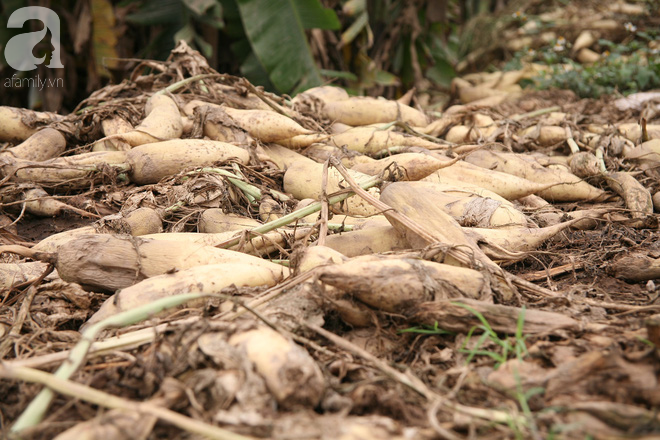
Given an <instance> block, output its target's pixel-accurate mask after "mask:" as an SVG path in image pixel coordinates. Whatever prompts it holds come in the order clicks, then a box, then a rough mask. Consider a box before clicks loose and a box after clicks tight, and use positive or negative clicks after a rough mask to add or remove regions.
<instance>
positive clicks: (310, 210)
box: [216, 176, 382, 248]
mask: <svg viewBox="0 0 660 440" xmlns="http://www.w3.org/2000/svg"><path fill="white" fill-rule="evenodd" d="M381 182H382V180H381V179H380V177H378V176H371V177H369V178H368V179H365V180H364V181H362V182H360V184H359V185H360V187H361V188H362V189H368V188H371V187H373V186H376V185H378V184H380V183H381ZM354 194H355V193H353V192H345V193H343V194H338V195H336V196H333V197H329V198H328V203H329V204H330V205H334V204H335V203H339V202H341V201H343V200H346V199H347V198H349V197H351V196H352V195H354ZM320 210H321V202H314V203H312V204H310V205H307V206H305V207H304V208H301V209H298V210H297V211H293V212H292V213H290V214H287V215H285V216H283V217H280V218H279V219H277V220H273V221H272V222H268V223H265V224H263V225H261V226H259V227H256V228H254V229H250V230H249V231H247V232H248V235H249V234H250V233H254V234H265V233H267V232H270V231H272V230H274V229H277V228H281V227H282V226H286V225H288V224H289V223H293V222H295V221H296V220H300V219H301V218H304V217H307V216H308V215H310V214H314V213H315V212H319V211H320ZM241 237H242V233H241V234H239V235H238V236H236V237H234V238H232V239H230V240H227V241H225V242H224V243H220V244H219V245H217V246H216V247H221V248H230V247H232V246H236V245H237V244H239V243H240V241H241Z"/></svg>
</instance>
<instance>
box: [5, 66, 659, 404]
mask: <svg viewBox="0 0 660 440" xmlns="http://www.w3.org/2000/svg"><path fill="white" fill-rule="evenodd" d="M218 77H219V75H199V76H197V77H194V78H188V79H186V80H183V81H181V82H180V83H176V84H172V85H171V86H169V87H167V88H166V89H161V90H153V91H151V92H150V93H148V95H147V96H138V95H136V96H134V97H133V101H131V102H132V103H133V104H134V105H138V104H139V103H141V104H142V105H141V107H139V105H138V107H139V108H140V110H141V114H140V117H139V122H137V123H135V122H136V121H129V120H127V119H125V118H123V117H122V116H121V114H119V113H112V112H110V114H108V112H105V111H104V112H101V113H99V114H104V115H105V117H104V118H103V120H102V121H98V122H99V126H100V129H99V130H97V131H98V132H99V133H101V132H102V134H99V135H98V136H95V137H94V138H93V139H89V138H88V137H84V136H82V135H80V133H82V130H81V126H82V124H83V122H82V121H83V120H92V119H93V118H91V117H89V118H87V119H85V118H86V117H87V116H90V115H93V114H94V112H95V111H99V112H100V111H101V110H103V109H105V108H109V107H106V106H108V105H110V104H112V95H111V94H110V95H108V98H107V99H108V101H107V102H104V103H103V104H98V108H95V107H94V106H91V107H86V108H84V109H83V110H81V113H80V114H79V115H68V116H66V117H63V116H58V115H53V114H47V113H37V112H32V111H29V110H24V109H15V108H9V107H0V143H2V147H3V148H2V149H1V150H0V179H1V180H0V181H1V183H0V185H1V186H0V202H1V203H2V211H3V212H2V215H5V216H9V217H10V219H9V220H10V223H15V224H17V225H18V226H19V229H18V232H19V233H18V234H17V235H15V237H19V238H20V230H21V229H20V226H21V225H22V224H23V223H24V222H29V221H30V220H32V219H33V218H34V217H39V216H42V217H52V216H63V215H67V216H77V217H85V218H95V219H97V221H95V222H94V223H92V222H91V220H88V221H87V226H83V227H79V228H74V229H70V230H65V231H61V232H59V233H57V234H53V235H51V236H49V237H44V238H43V239H42V240H41V241H39V242H35V243H28V242H25V241H24V240H20V239H19V238H15V240H14V241H12V239H11V236H9V237H10V238H6V239H4V243H3V245H2V246H0V254H2V256H3V258H4V260H3V263H2V265H1V267H0V277H1V278H2V280H1V282H0V286H2V289H4V290H5V291H11V290H12V289H14V290H16V289H20V288H24V287H25V286H27V285H29V284H30V283H32V282H35V283H42V284H44V285H47V283H49V282H53V280H56V281H58V282H60V283H75V284H77V285H79V286H80V287H81V288H82V289H84V290H86V291H90V292H102V293H104V294H107V295H108V296H107V298H106V299H105V302H103V304H102V305H101V306H100V308H97V309H94V310H89V316H88V320H87V322H86V323H84V325H83V327H82V328H81V330H85V329H95V328H97V326H99V325H104V323H105V322H109V321H108V320H111V319H112V317H115V316H117V315H118V314H120V313H124V312H130V311H131V310H136V309H140V310H142V308H143V307H144V306H147V305H149V304H152V303H157V304H161V302H160V301H161V300H163V299H164V298H168V297H171V296H173V295H177V294H194V295H193V296H194V299H191V300H189V301H186V302H184V303H180V304H177V306H176V307H170V308H169V309H168V310H166V311H164V312H163V310H162V309H160V308H156V309H154V310H153V313H152V316H157V317H163V316H167V315H168V314H170V315H171V314H172V313H181V309H182V308H183V307H184V306H185V307H187V308H188V309H193V310H194V309H197V310H199V309H200V308H202V307H204V305H205V304H208V301H209V300H208V297H210V296H216V297H218V298H221V300H223V301H224V300H226V299H227V298H228V297H229V295H236V294H241V293H242V292H248V291H249V292H251V293H254V292H255V291H257V292H262V291H264V290H266V289H270V288H273V289H277V288H278V286H282V285H283V283H288V282H290V281H291V280H294V281H295V280H297V279H298V278H295V277H296V276H300V282H299V284H305V283H307V284H305V285H306V286H307V287H310V289H312V288H313V289H315V290H314V291H315V292H322V293H321V294H319V295H322V296H323V300H324V301H326V302H327V304H328V308H329V309H333V310H334V311H335V312H336V313H337V315H338V316H340V317H341V319H343V320H344V321H345V322H346V323H347V324H349V325H350V326H354V327H366V326H371V325H373V323H374V320H375V319H376V318H375V317H376V316H378V314H379V313H386V314H396V315H397V316H399V317H403V318H406V319H409V320H410V321H411V322H416V320H417V321H419V320H421V321H423V322H416V323H421V324H428V325H433V324H434V323H433V322H432V320H433V319H437V317H442V318H443V319H445V318H446V317H447V316H449V315H451V316H454V317H455V318H456V319H457V320H458V321H455V322H453V323H451V324H450V323H448V324H447V325H448V326H449V327H448V328H450V329H452V330H455V331H461V329H465V326H468V325H469V322H472V321H470V318H469V317H468V316H466V315H465V309H464V308H461V307H459V306H456V303H454V301H461V302H464V303H465V304H470V305H471V307H474V308H475V309H478V310H483V313H492V314H493V316H500V315H498V314H499V313H505V314H506V318H502V322H499V323H498V325H501V326H502V327H501V328H503V329H509V328H511V326H510V323H511V319H513V322H514V326H515V319H516V318H515V311H516V310H518V309H516V308H513V307H509V306H510V305H511V304H510V303H512V302H513V301H515V299H516V298H520V292H521V291H523V290H525V291H527V292H531V293H532V294H534V295H537V296H540V297H543V296H548V297H549V296H555V295H556V293H554V292H552V291H550V290H548V289H545V288H543V287H541V286H540V285H535V284H532V283H531V282H528V281H525V280H524V279H523V278H521V277H518V276H514V275H513V274H511V273H509V272H508V271H507V270H506V268H508V267H510V266H509V265H510V264H511V263H514V262H520V261H523V260H525V259H526V258H529V257H530V256H532V255H534V254H535V253H537V252H540V251H541V250H542V247H543V245H544V244H545V243H547V242H548V241H552V240H558V241H560V240H562V234H563V233H565V232H566V231H568V230H570V229H571V228H573V229H591V228H598V227H600V226H601V225H603V224H606V223H608V222H619V223H621V224H624V225H625V226H626V227H634V228H657V223H658V222H657V213H658V212H659V211H660V193H659V192H658V191H659V190H660V183H658V182H659V180H658V179H657V177H658V170H659V169H660V132H659V131H657V130H656V131H653V126H652V125H648V126H645V128H642V129H639V130H637V129H638V127H637V125H635V124H632V125H625V126H624V125H622V126H620V127H619V129H618V131H616V132H614V133H613V132H612V130H611V129H609V128H608V129H607V130H606V128H605V127H596V126H589V127H587V128H585V129H584V131H583V132H581V133H578V132H577V130H576V129H575V126H574V124H569V123H568V122H567V121H568V120H569V119H570V118H569V116H570V115H568V114H564V113H560V112H559V111H552V112H547V113H544V112H538V113H537V114H535V115H524V114H523V115H513V116H510V118H509V119H506V120H504V119H497V118H496V117H495V116H493V115H494V113H492V112H488V108H486V107H472V108H468V107H466V106H464V105H460V104H459V105H456V106H453V107H450V108H448V109H447V110H446V111H445V112H444V113H443V114H442V115H437V114H433V115H431V114H427V113H425V112H424V111H423V109H420V108H417V107H415V106H414V105H411V102H410V96H408V95H406V97H405V98H403V99H402V101H401V102H399V101H394V100H387V99H382V98H367V97H350V96H349V95H348V94H347V93H346V92H345V91H344V90H343V89H339V88H336V87H331V86H324V87H318V88H314V89H311V90H307V91H306V92H303V93H301V94H299V95H298V96H296V97H295V98H293V99H291V100H288V99H284V98H281V97H277V96H275V95H272V94H268V93H264V92H262V91H259V90H257V89H255V88H254V87H252V86H251V85H250V87H248V88H247V89H245V88H243V87H240V88H238V87H237V88H236V90H233V89H232V87H229V86H227V84H225V83H223V81H224V80H222V79H219V78H218ZM223 78H224V77H223ZM520 78H521V76H520V75H518V76H511V75H509V76H507V77H506V81H504V82H503V83H498V84H499V89H498V90H497V93H492V94H491V95H489V96H486V97H484V98H482V99H481V103H482V104H483V102H491V104H496V103H498V102H501V101H503V100H504V99H505V98H507V96H508V98H511V96H509V95H508V94H507V93H508V92H506V90H509V89H512V90H516V93H517V90H518V89H517V88H516V87H515V85H516V84H515V82H516V81H517V80H519V79H520ZM455 86H456V87H455V88H456V90H457V92H458V96H459V97H460V98H461V99H463V100H465V101H466V102H467V101H468V100H470V99H471V98H473V96H472V94H474V93H476V92H477V91H479V93H483V92H484V90H485V89H484V87H485V86H480V87H481V89H480V90H476V87H477V86H476V85H474V84H472V85H471V84H469V83H468V84H466V83H465V82H462V80H456V83H455ZM131 90H132V89H131ZM135 90H137V88H136V89H135ZM246 90H248V91H246ZM136 93H137V92H136ZM145 98H146V99H145ZM491 98H495V99H494V100H493V99H491ZM117 99H119V98H117ZM121 99H127V98H126V97H125V96H123V97H122V98H121ZM484 100H485V101H484ZM489 100H490V101H489ZM122 102H124V101H122ZM310 109H312V110H310ZM554 110H557V109H554ZM97 119H98V118H97ZM132 122H133V123H132ZM509 125H511V127H515V130H514V129H513V128H511V127H509ZM505 126H506V127H505ZM88 132H89V133H92V131H86V132H85V133H88ZM606 133H607V134H606ZM511 146H514V147H516V148H515V150H516V151H523V150H525V151H527V152H526V153H520V152H514V149H512V148H511ZM536 147H543V151H545V152H548V151H553V152H554V153H552V154H543V153H540V152H539V151H540V149H537V148H536ZM549 147H552V148H549ZM537 150H539V151H537ZM568 152H570V153H568ZM560 153H566V154H560ZM90 190H93V193H94V194H96V200H97V201H98V200H100V199H101V198H103V199H104V200H105V201H108V200H109V201H111V202H112V203H115V206H117V205H119V204H122V205H123V206H122V208H121V209H118V210H117V212H114V213H112V214H110V215H105V216H102V215H99V213H98V212H95V211H94V210H93V206H94V203H93V202H90V203H89V204H87V205H80V204H78V205H76V204H75V203H74V202H73V201H71V202H68V200H69V196H72V195H76V194H78V195H84V194H88V192H89V191H90ZM162 194H167V195H168V197H169V198H168V203H167V204H163V203H162V200H163V197H164V196H162V197H161V195H162ZM159 197H161V198H159ZM90 200H91V199H90ZM576 204H579V207H580V208H581V209H577V210H576V209H575V207H576ZM106 206H112V204H111V203H110V202H108V204H107V205H106ZM177 213H180V216H179V217H178V218H179V219H183V220H182V222H175V221H173V220H172V219H173V218H174V217H173V216H175V215H176V214H177ZM654 213H655V214H654ZM181 225H184V226H181ZM642 260H643V261H645V262H646V263H645V267H648V268H650V269H648V270H635V271H634V273H633V274H629V273H627V272H629V269H628V268H630V267H631V266H634V264H635V263H634V261H642ZM656 260H657V255H656V256H644V255H637V254H636V256H635V259H632V260H630V259H629V260H624V259H619V260H618V261H619V264H618V265H617V266H612V267H611V268H609V273H614V274H615V276H617V277H619V278H623V279H627V280H632V281H634V282H645V281H647V280H648V279H649V278H648V277H652V276H656V277H657V273H658V272H657V270H654V269H655V268H656V266H657V264H656ZM50 270H53V274H51V275H49V276H48V278H45V279H42V278H43V277H42V275H45V274H46V272H48V271H50ZM282 291H286V292H290V291H291V289H288V290H287V289H285V288H282ZM507 303H509V304H507ZM226 305H229V307H225V309H224V310H225V312H226V311H227V310H229V309H230V308H231V304H226ZM237 308H239V307H235V309H237ZM175 309H176V312H175ZM537 312H538V314H531V315H530V322H529V324H527V323H526V324H527V325H529V326H530V327H529V330H530V331H533V332H542V331H544V329H545V327H543V323H542V321H543V320H544V319H546V318H547V319H553V320H555V317H554V315H553V314H551V313H549V312H541V311H537ZM501 316H504V315H501ZM532 318H534V319H532ZM562 319H563V318H562V317H560V318H556V320H555V323H554V324H553V325H554V326H551V329H558V328H577V323H575V322H574V321H573V320H562ZM566 319H568V318H566ZM112 322H114V321H112ZM457 322H460V323H459V324H457ZM436 324H438V325H439V326H440V327H442V324H443V323H442V322H439V323H436ZM253 327H254V328H251V329H247V330H245V329H242V331H237V332H236V333H235V334H233V335H231V336H230V337H226V338H225V339H227V341H224V342H223V343H224V344H228V345H227V346H231V347H233V349H235V350H242V351H243V352H244V354H245V356H246V358H247V359H249V360H250V362H253V364H254V366H255V367H254V368H255V371H257V372H258V374H260V375H261V376H262V377H263V378H264V381H265V383H266V386H267V388H268V389H269V391H270V393H271V394H272V396H273V398H274V399H275V400H276V401H277V402H278V403H279V404H280V405H284V406H285V407H286V406H287V405H290V406H293V407H295V406H296V405H303V406H305V405H312V406H314V405H317V404H318V403H319V401H320V399H321V396H322V394H323V392H324V391H323V390H324V387H325V383H324V381H323V374H322V373H321V371H320V369H319V368H318V366H317V365H316V364H315V363H314V362H313V361H312V360H311V358H310V357H309V356H308V354H307V353H306V352H305V351H304V350H301V349H300V347H298V346H297V345H296V344H294V343H293V342H292V341H291V340H290V339H289V338H287V337H283V336H282V335H281V334H279V333H277V332H275V331H273V330H271V329H270V328H265V327H264V326H263V325H261V324H260V325H259V326H257V325H256V324H255V325H254V326H253ZM468 328H469V327H468ZM201 340H202V338H200V341H201ZM207 342H208V341H207ZM293 370H295V371H294V372H295V374H293V373H291V371H293ZM300 372H303V373H304V374H303V373H300ZM299 373H300V377H298V376H296V375H298V374H299ZM292 374H293V375H292ZM284 379H286V380H284Z"/></svg>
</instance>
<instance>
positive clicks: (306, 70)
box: [237, 0, 340, 94]
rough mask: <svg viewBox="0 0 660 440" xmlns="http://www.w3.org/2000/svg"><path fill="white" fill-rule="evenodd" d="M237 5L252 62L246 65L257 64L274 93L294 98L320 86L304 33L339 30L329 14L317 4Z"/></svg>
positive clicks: (283, 0)
mask: <svg viewBox="0 0 660 440" xmlns="http://www.w3.org/2000/svg"><path fill="white" fill-rule="evenodd" d="M237 5H238V9H239V11H240V15H241V21H242V22H243V28H244V29H245V34H246V36H247V38H248V40H249V41H250V46H251V47H252V51H253V53H254V55H255V58H256V59H255V58H252V57H250V58H249V59H248V61H250V62H251V63H252V64H254V63H255V62H258V64H259V65H260V66H261V67H262V69H263V71H265V72H266V73H267V74H268V78H269V79H270V82H271V83H272V85H273V86H274V87H275V89H276V90H277V91H278V92H280V93H288V94H296V93H298V92H300V91H303V90H306V89H308V88H310V87H314V86H317V85H320V84H321V83H322V81H323V80H322V77H321V74H320V73H319V69H318V67H317V66H316V63H315V62H314V57H313V56H312V53H311V50H310V47H309V44H308V43H307V37H306V35H305V29H311V28H321V29H339V27H340V23H339V20H338V19H337V16H336V14H335V13H334V11H333V10H331V9H327V8H324V7H323V6H322V5H321V4H320V3H319V0H237ZM246 67H247V66H246ZM249 67H250V70H255V66H254V65H251V66H249Z"/></svg>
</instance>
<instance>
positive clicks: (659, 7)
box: [0, 0, 660, 113]
mask: <svg viewBox="0 0 660 440" xmlns="http://www.w3.org/2000/svg"><path fill="white" fill-rule="evenodd" d="M629 1H630V2H632V3H626V2H624V1H623V0H617V2H616V3H611V2H600V1H597V0H2V2H0V23H7V20H8V18H9V16H10V15H11V14H12V12H14V11H15V10H16V9H18V8H21V7H24V6H45V7H49V8H51V9H53V10H54V11H55V12H56V13H57V14H58V16H59V17H60V21H61V28H62V35H61V54H62V63H63V65H64V68H63V69H49V68H46V67H45V66H44V65H40V66H39V67H38V69H37V71H36V72H35V71H30V72H16V71H14V70H13V69H12V68H11V67H10V66H8V65H7V64H6V62H5V60H4V58H2V56H3V55H2V54H3V53H4V50H3V48H4V45H5V44H6V43H7V41H8V40H9V39H10V38H11V37H12V36H14V35H17V34H18V33H23V32H30V31H36V30H40V29H42V26H43V25H42V24H41V22H40V21H38V20H29V21H28V22H26V24H25V25H24V26H23V28H22V29H7V28H6V26H0V104H3V105H13V106H17V107H29V108H37V109H43V110H54V111H60V112H62V113H67V112H68V111H70V110H71V109H73V108H74V107H75V106H76V104H77V103H78V102H80V101H81V100H83V99H84V98H85V97H87V96H88V95H89V93H90V92H92V91H93V90H96V89H98V88H100V87H102V86H104V85H106V84H108V83H115V84H116V83H119V82H121V81H122V80H124V79H126V78H128V77H129V75H130V74H131V72H132V71H133V69H135V68H136V67H137V66H138V65H140V64H141V63H142V66H145V68H144V69H143V70H141V73H149V72H150V69H151V68H157V63H151V64H150V63H143V60H149V59H150V60H159V61H162V60H166V59H167V57H168V56H169V54H170V51H171V50H172V49H173V48H174V46H175V45H176V42H177V41H179V40H185V41H186V42H187V43H188V44H189V45H190V46H191V47H193V48H195V49H197V50H199V51H200V52H201V53H202V54H203V55H204V56H205V57H206V58H207V60H208V62H209V65H210V66H211V67H213V68H214V69H215V70H217V71H218V72H221V73H228V74H232V75H239V76H245V77H247V78H248V79H249V80H250V81H251V82H252V83H254V84H256V85H260V86H263V87H264V88H265V89H267V90H269V91H273V92H276V93H278V94H288V95H294V94H296V93H298V92H300V91H302V90H305V89H307V88H310V87H313V86H317V85H321V84H327V83H333V84H336V85H339V86H342V87H344V88H346V89H347V90H348V91H349V93H352V94H355V95H371V96H385V97H387V98H398V97H400V96H401V95H402V94H403V93H405V92H406V91H408V90H411V89H413V88H414V89H415V90H416V94H415V99H416V103H417V104H420V105H422V106H424V107H426V108H434V107H437V108H441V107H442V106H443V105H444V104H446V103H447V102H448V100H449V99H450V91H451V82H452V79H453V78H454V77H455V76H457V75H463V74H466V73H469V72H472V71H483V70H488V69H491V70H492V69H494V68H501V67H502V66H504V64H505V62H507V61H508V62H509V63H508V64H511V62H514V63H515V62H518V61H520V60H523V59H527V58H530V56H529V54H530V53H532V52H533V53H537V54H539V55H543V54H545V55H548V54H549V55H552V57H551V58H552V59H550V58H548V57H546V58H548V59H545V61H543V59H541V60H539V57H538V55H537V56H536V59H535V60H532V61H533V62H537V63H538V62H545V63H546V64H548V65H549V64H551V63H552V64H556V67H555V68H556V69H564V70H565V69H566V68H565V65H566V63H570V61H571V60H570V58H571V57H573V58H574V54H572V53H571V52H570V51H569V49H570V47H569V46H562V47H563V48H564V49H565V52H564V54H563V55H562V53H559V52H557V51H556V48H553V44H555V46H556V42H557V38H561V39H562V41H564V40H563V39H564V38H565V40H566V41H568V42H572V41H575V39H576V38H577V37H578V34H579V33H580V32H581V30H582V29H581V28H583V27H585V26H586V27H589V26H591V27H592V28H593V27H594V26H595V25H596V21H598V20H599V19H600V18H604V17H610V18H611V19H612V20H610V23H612V22H613V23H614V25H613V26H610V28H609V29H607V30H605V31H602V32H601V38H605V37H608V38H609V39H610V40H611V41H615V42H616V43H611V44H617V45H618V46H616V47H617V48H620V49H621V51H630V49H634V47H633V45H634V44H637V43H639V44H643V45H645V46H644V47H646V48H647V52H648V53H643V54H641V56H642V58H641V60H642V61H643V63H641V65H642V70H641V71H640V70H639V69H637V70H635V68H634V66H632V65H631V63H632V62H633V61H634V57H630V59H631V60H633V61H629V60H628V58H626V57H624V58H621V59H622V60H623V62H620V60H618V59H613V58H609V61H607V60H606V62H604V63H601V64H598V63H596V64H595V65H594V67H588V68H587V69H584V70H580V71H575V72H571V73H569V74H568V75H564V76H561V75H559V73H562V72H563V70H562V72H558V73H557V74H555V75H549V76H546V78H545V79H539V80H537V81H530V83H531V84H532V85H533V86H536V87H538V88H543V87H550V86H562V87H569V88H572V89H573V90H575V91H576V93H578V95H580V96H594V97H597V96H599V95H600V94H601V93H611V92H617V93H619V92H624V91H625V90H631V91H634V90H636V89H635V88H634V87H633V88H631V87H630V86H631V84H630V83H631V80H630V76H631V75H635V76H640V75H641V76H646V77H648V78H649V79H648V81H646V83H648V87H651V86H657V84H658V83H659V82H660V79H659V78H658V75H660V65H659V64H658V61H657V59H658V58H660V57H657V50H659V49H658V47H660V42H658V38H660V36H659V34H660V32H658V29H660V2H659V1H658V0H629ZM631 19H633V21H635V20H642V21H635V23H637V24H639V25H640V29H639V30H637V29H636V28H635V29H636V30H635V31H631V30H630V29H632V28H626V29H624V26H623V23H625V22H627V21H630V20H631ZM600 22H607V20H600ZM601 24H602V23H601ZM626 25H630V26H632V27H635V26H633V25H632V24H631V23H627V24H626ZM548 31H552V33H551V34H552V35H554V36H553V37H552V38H551V39H548V38H546V36H547V34H548ZM46 38H49V37H48V36H47V37H46ZM603 41H605V40H603ZM636 42H637V43H636ZM653 44H655V46H653ZM597 46H603V44H601V43H598V45H597ZM51 47H52V46H51V44H50V42H49V41H43V42H41V43H40V44H38V45H37V46H36V48H35V50H34V51H33V52H34V55H35V56H42V55H43V53H44V51H48V50H49V48H51ZM544 48H545V49H544ZM601 49H602V48H601ZM610 49H612V52H615V50H614V49H613V48H610ZM617 50H618V49H617ZM564 55H565V56H564ZM562 56H563V58H562ZM654 59H655V61H653V60H654ZM553 60H554V61H553ZM637 61H640V60H637ZM617 63H618V64H617ZM637 64H638V65H639V64H640V62H637ZM594 69H596V70H594ZM631 69H632V70H631ZM639 72H641V73H639ZM36 75H39V77H40V78H41V80H51V81H52V80H55V79H59V80H60V81H61V82H60V83H58V84H60V85H61V86H58V87H44V88H42V89H41V90H39V89H38V88H36V87H32V88H30V87H13V86H12V87H3V84H4V83H5V80H6V79H8V78H10V79H15V78H18V79H20V78H30V77H35V76H36ZM594 76H600V77H604V78H606V79H607V81H604V80H601V81H600V83H599V84H592V82H591V80H592V77H594ZM560 77H561V78H560ZM556 78H560V80H561V81H559V82H558V80H556ZM608 78H612V80H609V79H608ZM603 81H604V83H603ZM635 85H639V84H637V82H636V81H635ZM624 86H625V87H624ZM622 87H623V88H622ZM648 87H637V88H638V89H643V88H648Z"/></svg>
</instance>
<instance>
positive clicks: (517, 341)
mask: <svg viewBox="0 0 660 440" xmlns="http://www.w3.org/2000/svg"><path fill="white" fill-rule="evenodd" d="M455 304H456V305H458V306H460V307H463V308H464V309H466V310H468V311H469V312H471V313H472V314H474V316H476V317H477V319H479V321H480V322H481V325H479V326H474V327H472V328H471V329H470V331H469V332H468V334H467V337H466V339H465V342H464V343H463V346H462V347H461V348H460V350H459V351H460V352H461V353H467V354H468V358H467V359H466V361H465V362H466V363H467V364H469V363H470V362H471V361H472V359H473V358H474V357H475V356H476V355H484V356H488V357H490V358H492V359H493V360H494V361H495V368H496V369H497V368H499V366H500V365H502V364H503V363H505V362H506V361H507V359H509V354H511V353H515V356H516V357H517V358H518V359H520V360H522V358H523V356H524V355H526V354H527V346H526V345H525V339H526V338H527V336H524V335H523V327H524V324H525V307H524V306H523V308H522V310H521V312H520V315H518V321H517V323H516V334H515V336H514V342H513V343H512V342H511V341H509V338H504V339H501V338H500V337H499V335H498V334H497V333H496V332H495V331H494V330H493V328H492V327H491V326H490V324H489V323H488V321H487V320H486V318H485V317H484V316H483V315H482V314H481V313H479V312H478V311H476V310H475V309H473V308H472V307H470V306H468V305H467V304H461V303H455ZM477 329H481V330H482V331H483V334H482V335H481V336H479V339H478V341H477V344H476V346H475V347H474V348H471V349H467V348H465V346H466V345H467V344H468V343H469V342H470V339H472V334H473V333H474V331H475V330H477ZM487 339H490V340H491V341H492V342H493V343H495V344H496V345H497V346H499V347H500V348H501V351H500V352H497V351H489V350H480V347H481V346H482V345H483V343H484V342H486V340H487Z"/></svg>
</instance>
